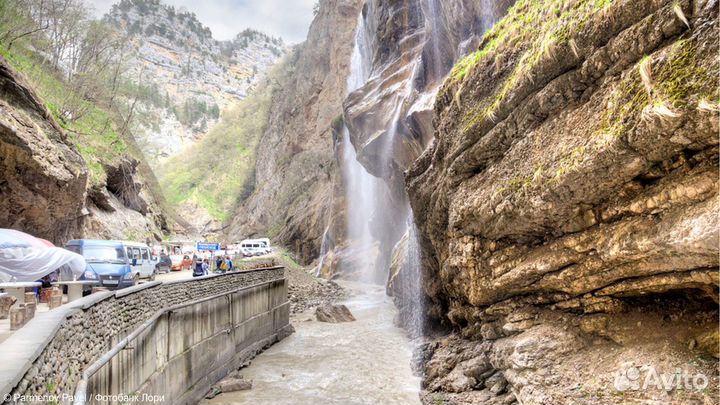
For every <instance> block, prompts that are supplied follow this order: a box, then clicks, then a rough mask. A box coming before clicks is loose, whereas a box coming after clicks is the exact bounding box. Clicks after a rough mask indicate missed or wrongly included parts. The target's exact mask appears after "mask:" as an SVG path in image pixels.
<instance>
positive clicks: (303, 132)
mask: <svg viewBox="0 0 720 405" xmlns="http://www.w3.org/2000/svg"><path fill="white" fill-rule="evenodd" d="M360 7H361V1H359V0H322V1H320V3H319V7H318V14H317V15H316V17H315V20H314V21H313V23H312V25H311V26H310V31H309V33H308V39H307V41H306V42H305V43H304V44H302V45H300V46H298V47H297V48H296V49H295V50H293V51H292V52H291V54H290V55H288V58H289V61H288V62H287V63H289V64H290V66H292V68H291V69H290V70H289V72H288V73H287V75H286V77H283V78H281V79H280V80H279V83H278V87H279V88H281V89H282V90H280V91H278V92H276V93H275V94H274V95H273V98H272V102H271V107H270V110H271V111H272V112H273V114H272V116H271V117H270V120H269V122H268V127H267V130H266V131H265V134H264V136H263V137H262V138H261V139H260V143H259V145H258V149H257V155H256V164H255V181H254V192H253V193H252V194H251V195H250V197H249V198H248V199H246V200H245V201H243V202H242V203H241V204H240V206H239V207H238V208H237V210H236V211H235V215H234V218H233V220H232V221H231V223H230V224H229V225H230V226H229V228H228V230H227V234H228V235H229V236H230V237H231V238H238V237H241V236H242V237H247V236H252V235H267V236H268V237H270V238H272V239H273V241H274V242H275V243H277V244H282V245H285V246H287V247H288V248H289V249H291V250H293V251H294V252H295V253H296V254H297V257H298V259H299V260H300V261H302V262H303V263H307V262H310V261H312V260H314V259H315V258H317V257H318V254H319V252H320V245H321V239H322V235H323V232H324V229H325V226H326V223H327V221H328V218H329V215H330V207H331V205H332V190H333V183H334V182H336V181H337V180H336V179H337V177H338V174H337V167H336V166H335V157H334V154H333V145H334V140H333V130H332V128H331V126H332V123H333V120H335V119H336V118H337V117H339V116H340V115H341V113H342V100H343V98H344V96H345V93H346V90H345V89H346V78H347V75H348V72H349V64H350V55H351V52H352V48H351V47H348V44H351V43H352V42H353V37H354V31H355V24H356V22H357V16H358V13H359V12H360Z"/></svg>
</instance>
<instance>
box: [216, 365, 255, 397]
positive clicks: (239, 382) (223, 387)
mask: <svg viewBox="0 0 720 405" xmlns="http://www.w3.org/2000/svg"><path fill="white" fill-rule="evenodd" d="M252 386H253V382H252V380H246V379H245V378H243V376H242V374H240V372H239V371H233V372H232V373H230V374H228V376H227V377H225V378H223V379H222V380H220V381H218V382H217V383H215V384H213V386H212V387H210V390H209V391H208V393H207V394H206V395H205V398H206V399H213V398H215V397H216V396H218V395H220V394H222V393H227V392H237V391H247V390H249V389H252Z"/></svg>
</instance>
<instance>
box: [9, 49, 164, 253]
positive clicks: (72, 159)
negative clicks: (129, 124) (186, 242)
mask: <svg viewBox="0 0 720 405" xmlns="http://www.w3.org/2000/svg"><path fill="white" fill-rule="evenodd" d="M0 87H1V88H2V92H1V93H0V110H1V111H2V114H0V152H1V153H0V185H2V187H0V195H2V199H0V227H5V228H13V229H18V230H22V231H26V232H29V233H31V234H33V235H35V236H38V237H41V238H45V239H48V240H50V241H52V242H54V243H56V244H61V243H64V242H65V241H67V240H68V239H71V238H81V237H87V238H93V237H101V238H107V239H135V240H143V241H144V240H145V239H146V238H153V237H154V238H155V239H157V240H160V239H161V234H162V232H164V231H167V228H168V223H167V220H166V218H165V215H164V213H163V211H162V208H161V207H160V203H159V202H158V198H161V197H159V196H157V195H155V194H154V193H153V192H152V191H151V190H153V189H154V190H157V185H155V187H154V188H153V187H149V186H148V182H152V181H154V177H153V176H152V172H150V171H149V168H148V167H147V164H145V163H144V162H141V161H138V160H136V159H134V158H133V157H131V156H127V158H126V160H124V161H123V162H121V163H119V164H117V165H114V166H113V165H109V166H107V167H105V171H106V172H107V174H108V179H107V181H106V184H104V185H94V186H91V185H90V182H89V181H88V170H87V165H86V162H85V161H84V160H83V158H82V157H81V156H80V154H79V153H78V151H77V149H76V147H75V145H73V143H71V142H70V141H69V140H68V138H67V136H66V135H65V133H64V131H63V130H62V129H61V128H60V126H59V125H58V124H57V123H56V122H55V120H54V119H53V117H52V115H51V114H50V112H49V111H48V110H47V108H45V106H44V104H43V102H42V100H40V99H39V98H38V96H37V95H36V94H35V92H34V91H33V90H32V88H31V87H30V86H29V85H28V84H27V83H26V82H25V80H24V79H23V78H22V77H21V76H20V75H18V74H17V73H15V72H14V70H13V69H12V68H11V67H10V66H9V65H8V64H7V62H6V61H5V59H3V58H1V57H0Z"/></svg>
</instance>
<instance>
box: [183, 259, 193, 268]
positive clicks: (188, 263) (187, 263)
mask: <svg viewBox="0 0 720 405" xmlns="http://www.w3.org/2000/svg"><path fill="white" fill-rule="evenodd" d="M193 265H194V263H193V260H192V258H191V257H190V255H185V256H183V260H182V270H191V269H192V267H193Z"/></svg>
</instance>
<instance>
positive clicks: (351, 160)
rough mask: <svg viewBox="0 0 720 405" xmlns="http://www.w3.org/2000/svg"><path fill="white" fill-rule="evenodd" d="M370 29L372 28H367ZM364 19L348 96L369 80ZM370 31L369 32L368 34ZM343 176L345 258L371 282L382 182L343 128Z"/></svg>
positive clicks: (360, 23)
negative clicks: (363, 161)
mask: <svg viewBox="0 0 720 405" xmlns="http://www.w3.org/2000/svg"><path fill="white" fill-rule="evenodd" d="M367 7H368V10H367V13H368V14H370V13H371V12H372V1H370V2H368V4H367ZM370 27H372V25H370ZM370 27H369V26H368V25H367V24H366V22H365V18H363V13H360V15H358V23H357V28H356V31H355V41H354V46H353V52H352V57H351V64H350V75H349V76H348V79H347V92H348V94H349V93H351V92H353V91H355V90H357V89H358V88H360V87H361V86H362V85H363V84H364V83H365V82H366V81H367V79H368V78H369V77H370V74H371V68H372V53H373V49H372V34H373V31H374V29H372V28H370ZM371 29H372V31H371ZM342 146H343V147H342V155H341V162H342V174H343V179H344V185H345V199H346V203H347V211H346V212H347V215H346V219H347V223H346V226H347V237H348V238H349V239H350V241H351V243H352V244H353V246H351V247H350V249H349V250H350V252H348V254H347V255H345V256H346V257H348V256H352V257H354V258H355V260H353V267H355V268H356V270H357V272H356V273H357V275H358V276H359V277H358V278H359V279H360V280H361V281H365V282H374V281H376V280H375V271H376V259H377V249H378V247H377V246H376V245H377V241H376V238H375V237H373V234H372V230H371V221H372V218H373V217H374V215H375V212H376V210H377V209H378V195H379V194H380V192H381V190H382V188H383V187H386V186H385V185H384V184H383V182H382V181H381V180H380V179H378V178H377V177H375V176H373V175H371V174H370V173H368V172H367V170H365V167H363V165H361V164H360V162H359V161H358V160H357V153H356V151H355V147H354V146H353V145H352V143H351V142H350V131H349V130H348V128H347V126H345V125H344V124H343V129H342Z"/></svg>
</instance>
